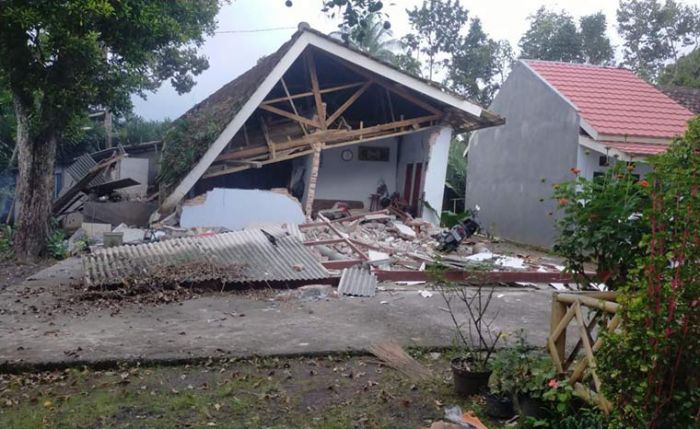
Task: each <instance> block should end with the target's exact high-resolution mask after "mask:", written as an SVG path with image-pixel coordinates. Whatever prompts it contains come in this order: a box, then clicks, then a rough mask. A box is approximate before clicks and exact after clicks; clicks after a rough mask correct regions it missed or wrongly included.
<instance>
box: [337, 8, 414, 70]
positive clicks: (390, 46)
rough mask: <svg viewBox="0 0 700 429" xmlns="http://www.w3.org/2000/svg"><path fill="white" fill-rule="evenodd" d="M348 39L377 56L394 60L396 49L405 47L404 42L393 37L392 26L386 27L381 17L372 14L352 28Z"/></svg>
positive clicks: (357, 46)
mask: <svg viewBox="0 0 700 429" xmlns="http://www.w3.org/2000/svg"><path fill="white" fill-rule="evenodd" d="M347 41H348V42H350V44H352V45H353V46H355V47H356V48H358V49H360V50H361V51H365V52H367V53H368V54H370V55H372V56H373V57H375V58H379V59H380V60H384V61H387V62H393V60H394V58H395V56H396V51H399V50H401V49H403V44H402V43H401V42H400V41H399V40H396V39H394V38H393V34H392V32H391V29H390V28H385V27H384V23H383V22H381V20H380V17H379V16H378V15H376V14H374V15H370V16H369V17H368V18H367V20H366V22H365V23H363V24H362V25H358V26H357V27H354V28H352V29H351V30H350V32H349V33H348V35H347Z"/></svg>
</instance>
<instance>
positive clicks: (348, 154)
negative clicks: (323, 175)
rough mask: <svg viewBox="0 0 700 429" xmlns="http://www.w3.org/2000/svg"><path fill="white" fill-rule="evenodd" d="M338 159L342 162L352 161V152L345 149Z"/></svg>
mask: <svg viewBox="0 0 700 429" xmlns="http://www.w3.org/2000/svg"><path fill="white" fill-rule="evenodd" d="M340 158H342V160H343V161H352V151H351V150H350V149H345V150H344V151H342V152H341V153H340Z"/></svg>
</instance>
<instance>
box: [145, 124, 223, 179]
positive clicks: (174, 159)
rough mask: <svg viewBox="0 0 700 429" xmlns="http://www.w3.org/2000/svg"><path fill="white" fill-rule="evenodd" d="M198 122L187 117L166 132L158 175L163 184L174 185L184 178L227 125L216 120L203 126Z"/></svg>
mask: <svg viewBox="0 0 700 429" xmlns="http://www.w3.org/2000/svg"><path fill="white" fill-rule="evenodd" d="M197 124H198V123H192V122H190V121H188V120H186V119H185V120H178V121H175V123H174V124H173V126H172V127H171V128H170V129H169V130H168V131H167V132H166V133H165V136H164V138H163V140H164V142H165V147H164V148H163V157H162V159H161V164H160V175H159V176H158V181H159V182H160V183H161V184H165V185H173V184H176V182H177V181H178V180H180V179H182V177H184V176H185V175H186V174H187V173H188V172H189V171H190V169H191V168H192V166H193V165H194V164H195V163H196V162H197V161H199V159H200V158H201V157H202V155H204V153H205V152H206V151H207V149H208V148H209V145H210V144H211V143H212V142H213V141H214V140H216V138H217V137H218V136H219V134H220V133H221V131H223V129H224V127H225V126H226V124H225V123H218V122H215V121H208V122H207V123H205V124H203V126H202V127H199V126H198V125H197Z"/></svg>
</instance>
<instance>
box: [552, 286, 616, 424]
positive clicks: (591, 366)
mask: <svg viewBox="0 0 700 429" xmlns="http://www.w3.org/2000/svg"><path fill="white" fill-rule="evenodd" d="M616 299H617V297H616V294H615V293H614V292H579V293H574V292H569V293H559V292H556V293H554V294H553V296H552V319H551V327H550V333H549V338H548V339H547V348H548V349H549V353H550V355H551V356H552V361H553V362H554V366H555V367H556V369H557V371H558V372H559V373H560V374H566V375H567V376H568V380H569V384H570V385H571V386H572V387H573V388H574V392H575V394H576V395H577V396H579V397H581V398H582V399H584V400H586V401H588V402H589V403H592V404H595V405H597V406H598V407H599V408H600V409H601V410H602V411H603V412H604V413H606V414H607V413H609V412H610V402H609V401H608V400H607V399H606V398H605V396H604V395H603V393H602V391H601V384H600V378H599V377H598V374H597V372H596V360H595V352H596V351H598V350H599V349H600V347H601V346H602V345H603V338H602V337H601V336H600V333H601V331H602V330H603V329H607V330H608V331H614V330H615V329H617V327H618V326H619V325H620V316H619V315H617V314H616V313H617V311H618V308H619V304H618V303H617V302H615V301H616ZM584 310H585V312H584ZM572 323H575V324H576V326H577V329H576V330H575V332H576V334H575V335H574V339H577V341H576V344H575V345H574V347H573V348H571V349H567V346H566V341H567V330H568V329H567V328H569V325H571V324H572ZM594 336H595V337H596V338H594ZM570 344H571V343H570ZM567 351H569V353H568V354H567ZM581 351H583V353H581Z"/></svg>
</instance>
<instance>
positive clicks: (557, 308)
mask: <svg viewBox="0 0 700 429" xmlns="http://www.w3.org/2000/svg"><path fill="white" fill-rule="evenodd" d="M557 295H559V293H558V292H554V293H553V294H552V314H551V316H550V320H549V332H550V335H549V338H548V341H549V342H550V344H549V347H550V354H551V355H552V358H555V359H553V360H554V362H555V365H556V366H557V371H559V373H563V372H564V364H563V363H562V362H563V359H564V354H565V350H566V331H563V332H562V333H561V334H559V336H557V338H552V332H554V330H555V329H556V328H557V326H559V323H560V322H561V321H562V319H563V318H564V315H565V314H566V313H567V311H566V304H564V303H562V302H559V300H558V299H557ZM557 364H558V365H557Z"/></svg>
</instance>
